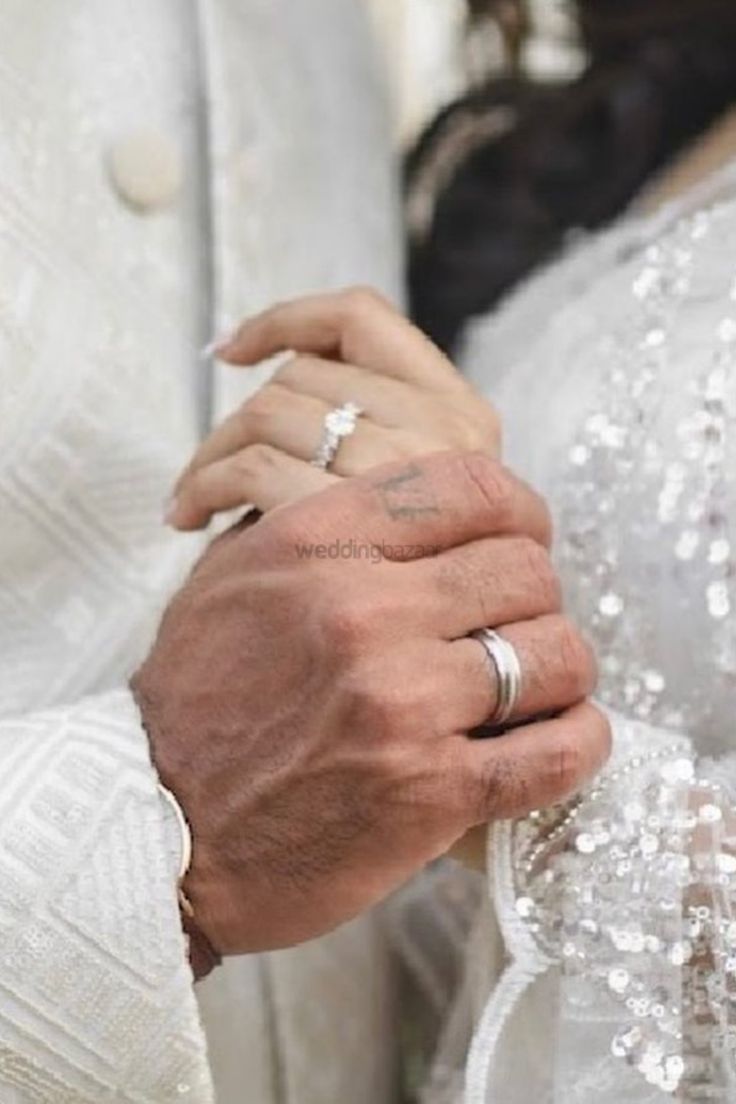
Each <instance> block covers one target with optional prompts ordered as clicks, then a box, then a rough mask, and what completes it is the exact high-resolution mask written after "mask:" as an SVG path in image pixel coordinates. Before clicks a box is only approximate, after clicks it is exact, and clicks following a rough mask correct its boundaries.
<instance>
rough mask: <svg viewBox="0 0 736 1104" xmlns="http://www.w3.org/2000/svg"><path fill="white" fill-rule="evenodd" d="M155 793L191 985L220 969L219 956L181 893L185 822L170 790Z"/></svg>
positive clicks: (188, 843)
mask: <svg viewBox="0 0 736 1104" xmlns="http://www.w3.org/2000/svg"><path fill="white" fill-rule="evenodd" d="M158 790H159V795H160V797H161V800H162V804H163V809H164V818H165V821H166V823H167V825H168V833H167V839H168V840H169V848H170V852H171V854H172V859H173V862H174V869H175V870H176V886H177V897H178V901H179V916H180V919H181V926H182V929H183V931H184V936H185V939H186V945H187V954H188V957H189V964H190V966H191V968H192V973H193V974H194V979H195V981H201V980H202V979H203V978H205V977H207V975H208V974H210V973H211V972H212V971H213V970H214V969H215V968H216V967H217V966H219V965H220V963H221V962H222V956H221V955H220V954H218V952H217V951H216V950H215V948H214V947H213V946H212V944H211V943H210V941H209V939H208V938H207V936H206V935H205V934H204V932H203V931H202V930H201V928H200V927H199V926H198V925H197V921H196V917H195V915H194V909H193V907H192V904H191V901H190V900H189V897H188V896H187V893H186V891H185V889H184V879H185V878H186V876H187V874H188V873H189V869H190V867H191V863H192V849H193V844H192V832H191V829H190V827H189V822H188V821H187V818H186V816H185V815H184V811H183V809H182V807H181V805H180V804H179V802H178V800H177V799H176V797H175V796H174V794H173V793H172V792H171V790H168V789H166V787H165V786H162V785H159V787H158Z"/></svg>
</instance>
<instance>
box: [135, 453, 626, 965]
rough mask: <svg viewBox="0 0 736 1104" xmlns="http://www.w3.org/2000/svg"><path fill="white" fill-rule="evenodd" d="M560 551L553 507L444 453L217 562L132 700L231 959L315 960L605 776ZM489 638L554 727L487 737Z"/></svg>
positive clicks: (335, 496) (225, 543) (334, 493)
mask: <svg viewBox="0 0 736 1104" xmlns="http://www.w3.org/2000/svg"><path fill="white" fill-rule="evenodd" d="M548 537H549V521H548V516H547V512H546V508H545V507H544V505H543V503H542V502H541V500H540V499H539V498H538V497H537V496H536V495H535V494H534V493H533V492H532V491H530V490H529V489H528V488H527V487H526V486H525V485H523V484H522V483H520V482H518V481H517V480H516V479H515V478H514V477H513V476H511V475H510V474H509V473H508V472H507V471H506V470H505V469H504V468H503V467H501V465H500V464H498V463H497V462H495V461H493V460H491V459H489V458H488V457H487V456H484V455H481V454H475V453H466V454H456V453H443V454H441V455H436V456H433V457H429V458H425V459H422V460H418V461H412V462H411V463H410V464H408V465H407V464H406V463H402V464H398V465H396V464H394V465H391V466H390V467H387V468H384V469H378V470H377V471H375V472H373V473H372V474H370V475H368V476H364V477H361V478H359V479H355V480H346V481H344V482H342V483H340V484H337V485H335V486H333V487H330V488H329V489H327V490H326V491H324V492H322V493H320V494H319V495H316V496H313V497H311V498H308V499H305V500H303V501H302V502H299V503H296V504H293V505H290V506H286V507H283V508H282V509H280V510H276V511H274V513H272V514H270V515H269V516H268V517H266V518H264V519H263V520H262V521H260V522H259V523H258V524H257V525H256V526H253V527H250V528H248V529H240V530H234V531H232V532H230V533H229V534H227V535H226V536H225V537H223V538H221V539H220V540H219V541H217V542H215V544H214V545H213V546H212V547H211V549H210V551H209V552H208V553H207V554H206V556H205V557H204V559H203V560H202V561H201V563H200V565H199V566H198V568H197V569H196V571H195V572H194V575H193V577H192V579H191V580H190V582H189V583H188V584H187V586H185V587H184V589H183V590H182V591H181V592H180V593H179V595H178V596H177V597H176V598H175V600H174V601H173V603H172V605H171V606H170V608H169V610H168V612H167V613H166V615H165V616H164V619H163V622H162V625H161V630H160V633H159V637H158V641H157V643H156V644H155V646H154V648H153V651H152V653H151V655H150V657H149V658H148V660H147V661H146V663H145V664H144V665H143V667H142V669H141V670H140V671H139V673H138V675H137V676H136V678H135V679H134V684H133V685H134V690H135V693H136V696H137V699H138V701H139V704H140V707H141V710H142V715H143V719H144V722H145V725H146V728H147V730H148V732H149V735H150V738H151V743H152V748H153V755H154V759H155V761H156V763H157V766H158V769H159V771H160V773H161V776H162V780H163V782H164V783H165V785H167V786H168V787H169V788H170V789H171V790H172V791H173V792H174V793H175V794H176V795H177V797H178V798H179V800H180V801H181V804H182V806H183V808H184V810H185V812H186V814H187V817H188V819H189V821H190V824H191V827H192V833H193V837H194V857H193V863H192V868H191V872H190V874H189V877H188V879H187V885H186V891H187V894H188V896H189V898H190V900H191V901H192V903H193V906H194V910H195V914H196V917H197V922H198V924H199V926H200V928H201V929H202V931H203V932H204V933H205V935H206V936H207V937H208V939H209V940H210V942H211V943H212V945H213V946H214V947H215V948H216V949H217V950H218V951H220V952H222V953H225V954H233V953H239V952H246V951H255V950H262V949H266V948H272V947H280V946H284V945H288V944H295V943H298V942H300V941H302V940H306V939H309V938H311V937H313V936H317V935H319V934H321V933H323V932H325V931H327V930H328V929H330V928H333V927H335V926H336V925H338V924H340V923H341V922H343V921H345V920H348V919H349V918H351V917H353V916H355V915H356V914H358V913H360V912H361V911H363V910H364V909H366V908H368V907H369V906H371V905H372V904H374V903H375V902H377V901H378V900H379V899H381V898H382V897H384V896H385V895H386V894H387V893H388V892H389V891H390V890H392V889H393V888H394V887H395V886H396V885H398V884H399V883H400V882H402V881H403V880H404V879H406V878H407V877H408V876H409V875H411V874H412V873H413V872H414V871H416V870H417V869H418V868H420V867H421V866H422V865H423V864H425V863H426V862H428V861H429V860H431V859H433V858H435V857H436V856H438V855H441V854H442V853H443V852H445V851H446V850H447V849H448V848H449V847H450V846H451V845H452V844H453V842H454V841H456V840H457V839H458V838H459V837H460V836H462V834H463V833H464V832H465V831H466V830H467V829H468V828H469V827H470V826H472V825H474V824H478V823H481V822H483V821H487V820H489V819H493V818H497V817H511V816H517V815H521V814H524V813H526V812H528V811H529V810H531V809H533V808H535V807H538V806H541V805H547V804H549V803H551V802H555V801H558V800H560V799H562V798H564V797H566V796H568V795H569V794H570V793H571V792H572V791H574V790H576V789H577V788H578V787H580V786H581V785H582V784H583V783H584V782H585V781H586V780H587V779H588V778H589V777H590V776H591V775H592V774H593V773H594V772H595V771H596V770H597V769H598V768H599V767H600V766H601V765H602V763H603V761H604V760H605V758H606V756H607V753H608V745H609V734H608V728H607V724H606V722H605V720H604V719H603V717H602V716H601V715H600V714H599V713H598V712H597V710H595V709H594V708H593V707H592V706H590V705H587V704H582V703H583V701H584V699H585V697H586V696H587V695H588V694H589V693H590V691H591V690H592V688H593V684H594V681H595V666H594V662H593V659H592V657H591V654H590V651H589V649H588V647H587V646H586V645H585V644H584V642H583V641H582V639H581V638H580V636H579V635H578V633H577V631H576V630H575V629H574V628H573V626H572V625H571V624H570V623H569V622H568V621H567V620H566V619H565V618H564V617H562V616H561V615H560V613H559V601H560V598H559V588H558V585H557V581H556V578H555V576H554V573H553V571H552V569H551V566H550V562H549V559H548V556H547V552H546V550H545V547H544V545H545V544H546V543H547V541H548ZM332 550H337V551H332ZM376 550H380V551H378V552H377V551H376ZM435 553H436V554H435ZM333 556H334V557H336V558H333ZM487 625H492V626H496V627H498V626H502V632H503V634H504V635H505V636H506V637H507V638H508V639H509V640H511V641H512V642H513V644H514V645H515V647H516V649H517V652H518V654H519V657H520V660H521V664H522V667H523V672H524V690H523V693H522V697H521V701H520V703H519V710H518V716H517V718H516V719H523V718H528V717H537V716H539V715H541V714H549V713H555V714H557V716H556V717H555V719H554V720H547V721H537V722H535V723H530V724H529V725H528V727H525V728H519V729H516V730H514V731H512V732H509V733H508V734H506V735H503V736H501V737H499V738H497V739H492V740H476V739H471V738H469V737H468V735H467V734H468V733H469V732H470V731H471V730H473V729H474V728H476V727H477V726H479V725H481V724H482V723H483V721H484V720H486V718H488V716H489V715H491V714H492V713H493V711H494V708H495V704H496V701H495V698H496V687H495V685H494V680H493V677H492V674H491V671H490V665H489V664H488V662H487V658H486V655H485V652H484V650H483V647H482V646H481V645H480V644H479V643H478V642H476V641H475V640H469V639H467V634H468V633H470V632H471V631H473V630H474V629H478V628H481V627H484V626H487Z"/></svg>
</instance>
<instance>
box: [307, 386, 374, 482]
mask: <svg viewBox="0 0 736 1104" xmlns="http://www.w3.org/2000/svg"><path fill="white" fill-rule="evenodd" d="M363 413H364V411H363V410H362V408H361V407H359V406H358V405H357V403H354V402H347V403H345V404H344V405H343V406H336V407H335V408H334V410H330V412H329V413H328V414H326V415H325V421H324V426H323V429H322V439H321V440H320V443H319V447H318V449H317V451H316V453H315V455H314V459H313V460H312V464H313V465H314V467H315V468H321V469H322V471H327V469H328V468H329V467H330V465H331V464H332V463H333V462H334V460H335V457H336V456H337V450H338V449H339V448H340V443H341V441H342V440H343V439H344V438H345V437H349V436H350V435H351V433H355V427H356V426H357V424H358V418H360V416H361V415H362V414H363Z"/></svg>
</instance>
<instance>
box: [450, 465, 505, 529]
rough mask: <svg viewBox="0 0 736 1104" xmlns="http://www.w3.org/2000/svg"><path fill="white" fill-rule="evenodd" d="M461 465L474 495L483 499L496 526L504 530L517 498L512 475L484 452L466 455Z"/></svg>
mask: <svg viewBox="0 0 736 1104" xmlns="http://www.w3.org/2000/svg"><path fill="white" fill-rule="evenodd" d="M461 463H462V465H463V469H464V472H465V476H466V478H467V481H468V483H469V484H470V486H471V487H472V489H473V491H474V493H475V494H480V496H481V497H482V499H483V502H484V504H485V506H486V507H487V508H488V511H489V513H490V515H491V517H492V519H493V522H494V526H496V527H500V528H503V527H504V526H505V525H507V524H508V523H509V522H510V521H511V519H512V517H513V512H514V502H515V497H516V488H515V485H514V482H513V479H512V477H511V475H510V473H509V472H508V470H507V469H506V468H504V466H503V464H500V463H499V462H498V461H497V460H494V459H492V458H491V457H490V456H488V455H486V454H485V453H483V452H467V453H464V454H462V455H461Z"/></svg>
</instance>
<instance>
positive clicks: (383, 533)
mask: <svg viewBox="0 0 736 1104" xmlns="http://www.w3.org/2000/svg"><path fill="white" fill-rule="evenodd" d="M289 509H290V512H291V515H290V516H291V518H292V519H293V520H294V521H295V522H296V523H297V526H298V527H300V528H303V529H304V531H305V532H307V533H310V534H315V533H316V532H317V531H319V534H320V537H319V539H321V540H325V541H332V542H334V541H338V542H340V541H341V542H343V544H344V545H345V547H346V548H348V551H347V552H346V553H345V555H344V557H341V558H346V559H350V558H353V557H352V556H351V555H350V553H349V548H350V547H352V548H353V549H354V554H355V558H359V555H358V553H359V550H360V548H361V547H363V546H368V547H371V548H375V547H376V546H378V547H380V548H381V549H382V551H383V558H384V559H387V560H412V559H420V558H424V557H426V556H428V555H432V554H435V553H438V552H441V551H445V550H448V549H451V548H456V547H458V546H460V545H465V544H467V543H469V542H470V541H475V540H481V539H482V538H484V537H489V536H494V535H499V536H502V535H503V536H505V535H511V534H524V535H526V536H529V537H531V538H532V539H533V540H535V541H537V542H538V543H540V544H543V545H549V543H550V541H551V522H550V516H549V511H548V509H547V506H546V504H545V502H544V500H543V499H542V498H540V496H539V495H538V494H536V492H535V491H533V490H532V489H531V488H530V487H529V486H527V484H526V483H524V482H522V480H520V479H518V478H517V477H516V476H515V475H513V474H512V473H511V472H510V471H509V470H508V469H507V468H505V467H504V466H503V465H502V464H500V463H499V462H498V461H497V460H493V459H492V458H491V457H489V456H488V455H487V454H486V453H483V452H440V453H435V454H433V455H430V456H426V457H421V458H417V459H416V460H412V461H411V462H408V463H407V462H406V461H403V462H400V463H393V464H388V465H385V466H383V467H380V468H375V469H374V470H373V471H372V472H370V473H369V474H367V475H365V476H359V477H357V478H354V479H346V480H344V481H343V482H341V483H339V484H337V485H335V486H334V487H331V488H329V489H328V490H326V491H323V492H322V493H321V494H320V495H318V496H312V497H310V498H308V499H304V500H302V501H301V502H300V503H297V504H295V505H294V506H292V507H290V508H289ZM284 516H285V514H284V513H283V512H282V513H281V514H280V515H277V516H274V519H273V524H274V525H277V524H280V522H281V520H282V519H283V518H284ZM267 522H268V519H266V522H265V523H264V524H266V523H267ZM351 542H352V544H351Z"/></svg>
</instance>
